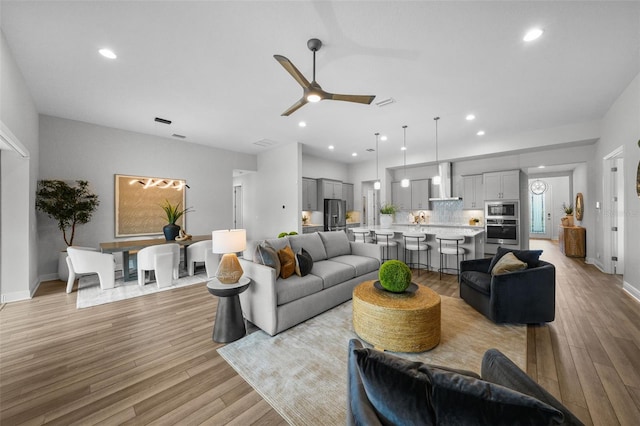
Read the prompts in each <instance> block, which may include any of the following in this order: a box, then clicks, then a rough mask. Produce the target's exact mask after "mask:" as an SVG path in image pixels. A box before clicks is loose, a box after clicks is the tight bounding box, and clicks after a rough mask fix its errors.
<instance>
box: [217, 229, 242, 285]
mask: <svg viewBox="0 0 640 426" xmlns="http://www.w3.org/2000/svg"><path fill="white" fill-rule="evenodd" d="M211 241H212V244H213V252H214V253H219V254H222V259H220V264H219V265H218V271H217V272H216V278H217V279H218V281H220V282H221V283H223V284H235V283H237V282H238V280H239V279H240V277H241V276H242V273H243V271H242V266H240V262H239V261H238V257H237V256H236V253H237V252H239V251H243V250H244V249H245V248H246V247H247V231H246V230H245V229H223V230H220V231H213V232H212V233H211Z"/></svg>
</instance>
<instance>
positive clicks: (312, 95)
mask: <svg viewBox="0 0 640 426" xmlns="http://www.w3.org/2000/svg"><path fill="white" fill-rule="evenodd" d="M320 99H322V98H321V97H320V95H318V94H317V93H309V94H308V95H307V100H308V101H309V102H319V101H320Z"/></svg>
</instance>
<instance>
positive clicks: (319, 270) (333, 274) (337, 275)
mask: <svg viewBox="0 0 640 426" xmlns="http://www.w3.org/2000/svg"><path fill="white" fill-rule="evenodd" d="M311 273H312V274H313V275H315V276H317V277H320V278H322V282H323V288H329V287H333V286H334V285H336V284H340V283H343V282H345V281H347V280H350V279H351V278H354V277H355V276H356V268H354V267H353V266H350V265H345V264H344V263H340V262H334V261H332V260H322V261H320V262H316V261H314V262H313V269H311Z"/></svg>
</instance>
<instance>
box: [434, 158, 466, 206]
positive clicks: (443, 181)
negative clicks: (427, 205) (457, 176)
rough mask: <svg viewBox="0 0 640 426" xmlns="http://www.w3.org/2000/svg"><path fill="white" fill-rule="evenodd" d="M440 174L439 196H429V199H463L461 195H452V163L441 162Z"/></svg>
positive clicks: (439, 166) (439, 165)
mask: <svg viewBox="0 0 640 426" xmlns="http://www.w3.org/2000/svg"><path fill="white" fill-rule="evenodd" d="M438 175H440V185H438V189H437V190H436V191H437V192H438V194H437V195H438V196H437V197H434V198H429V201H454V200H462V198H461V197H452V196H451V193H452V191H451V187H452V184H451V163H448V162H447V163H439V164H438Z"/></svg>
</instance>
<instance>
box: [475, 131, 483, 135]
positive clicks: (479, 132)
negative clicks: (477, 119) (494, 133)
mask: <svg viewBox="0 0 640 426" xmlns="http://www.w3.org/2000/svg"><path fill="white" fill-rule="evenodd" d="M476 135H478V136H484V130H478V133H476Z"/></svg>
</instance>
